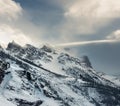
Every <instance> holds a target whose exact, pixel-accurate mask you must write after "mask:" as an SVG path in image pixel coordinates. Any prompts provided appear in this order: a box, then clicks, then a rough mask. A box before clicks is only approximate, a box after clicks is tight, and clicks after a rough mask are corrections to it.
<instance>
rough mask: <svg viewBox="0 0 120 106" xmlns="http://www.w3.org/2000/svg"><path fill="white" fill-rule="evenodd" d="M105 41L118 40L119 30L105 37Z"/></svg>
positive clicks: (119, 36) (119, 37)
mask: <svg viewBox="0 0 120 106" xmlns="http://www.w3.org/2000/svg"><path fill="white" fill-rule="evenodd" d="M106 38H107V39H115V40H118V41H119V40H120V30H116V31H114V32H112V33H111V34H110V35H108V36H107V37H106Z"/></svg>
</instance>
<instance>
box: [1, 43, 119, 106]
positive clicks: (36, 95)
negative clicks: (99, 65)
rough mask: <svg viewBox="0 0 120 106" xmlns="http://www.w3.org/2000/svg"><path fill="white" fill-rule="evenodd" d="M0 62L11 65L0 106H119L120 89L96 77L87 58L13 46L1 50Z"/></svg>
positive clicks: (30, 47)
mask: <svg viewBox="0 0 120 106" xmlns="http://www.w3.org/2000/svg"><path fill="white" fill-rule="evenodd" d="M0 59H1V60H3V61H7V62H9V63H10V65H11V67H10V68H9V69H8V70H7V71H6V72H5V77H4V79H3V81H2V83H1V85H0V106H120V85H119V84H118V83H117V84H116V83H114V82H113V81H111V80H110V78H108V77H107V78H106V77H105V76H101V75H100V74H98V73H97V72H96V71H95V70H94V69H93V68H92V65H91V63H90V61H89V59H88V57H87V56H84V57H82V58H81V59H78V58H76V57H72V56H70V55H68V54H66V53H63V52H60V51H57V50H54V48H51V47H49V46H43V47H42V48H36V47H34V46H32V45H26V46H25V47H21V46H20V45H18V44H16V43H15V42H12V43H9V44H8V47H7V49H6V50H3V49H0Z"/></svg>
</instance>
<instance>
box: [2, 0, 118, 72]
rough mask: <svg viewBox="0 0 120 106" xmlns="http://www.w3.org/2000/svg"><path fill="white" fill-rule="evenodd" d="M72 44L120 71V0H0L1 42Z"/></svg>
mask: <svg viewBox="0 0 120 106" xmlns="http://www.w3.org/2000/svg"><path fill="white" fill-rule="evenodd" d="M12 40H14V41H15V42H17V43H19V44H20V45H25V44H26V43H30V44H33V45H35V46H39V45H40V44H46V43H47V44H51V45H54V46H56V47H62V48H64V47H69V48H71V52H72V53H75V55H76V56H77V57H80V56H81V55H88V56H89V57H90V60H91V62H92V64H93V66H94V67H95V69H96V70H98V71H101V72H106V73H108V74H120V56H119V54H120V0H0V44H1V45H3V46H6V44H7V43H8V42H10V41H12Z"/></svg>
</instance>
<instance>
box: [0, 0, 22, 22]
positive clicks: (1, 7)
mask: <svg viewBox="0 0 120 106" xmlns="http://www.w3.org/2000/svg"><path fill="white" fill-rule="evenodd" d="M21 11H22V8H21V6H20V5H19V4H17V3H16V2H14V1H13V0H0V18H2V19H4V18H5V19H8V20H11V19H16V18H17V17H18V15H19V14H21Z"/></svg>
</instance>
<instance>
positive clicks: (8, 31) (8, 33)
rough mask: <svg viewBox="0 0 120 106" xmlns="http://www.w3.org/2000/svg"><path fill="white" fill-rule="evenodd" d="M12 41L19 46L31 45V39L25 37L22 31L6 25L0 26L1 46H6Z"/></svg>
mask: <svg viewBox="0 0 120 106" xmlns="http://www.w3.org/2000/svg"><path fill="white" fill-rule="evenodd" d="M12 40H14V41H15V42H17V43H18V44H20V45H22V46H23V45H25V44H26V43H30V44H31V43H32V41H31V39H30V38H29V37H27V36H26V35H25V34H24V33H23V32H22V31H20V30H19V29H16V28H12V27H11V26H8V25H2V26H0V42H1V44H4V45H7V43H9V42H11V41H12Z"/></svg>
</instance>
